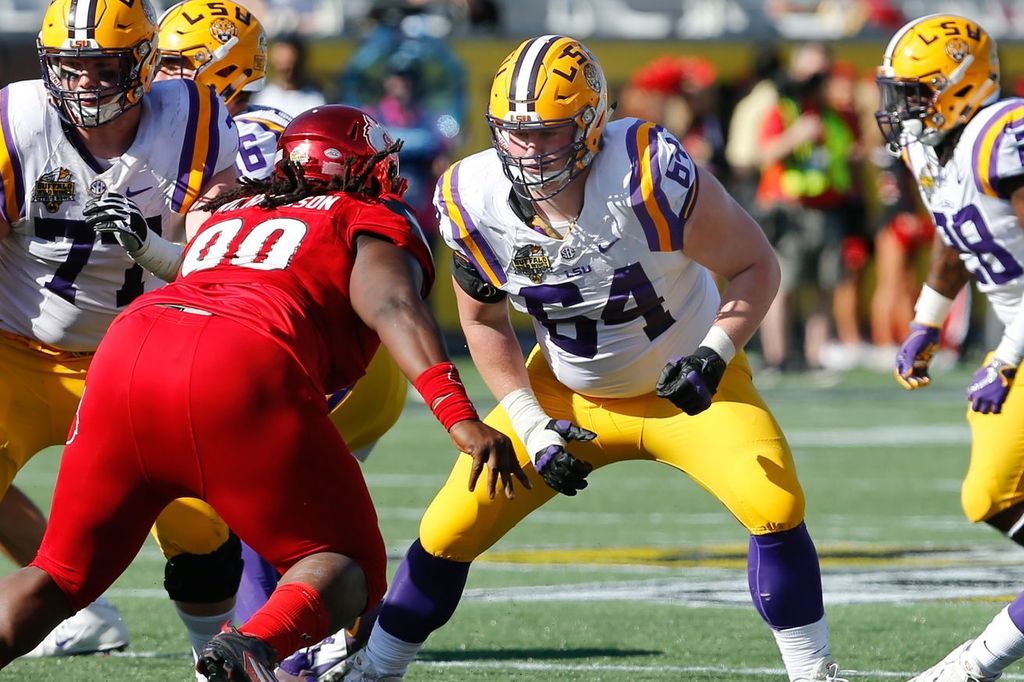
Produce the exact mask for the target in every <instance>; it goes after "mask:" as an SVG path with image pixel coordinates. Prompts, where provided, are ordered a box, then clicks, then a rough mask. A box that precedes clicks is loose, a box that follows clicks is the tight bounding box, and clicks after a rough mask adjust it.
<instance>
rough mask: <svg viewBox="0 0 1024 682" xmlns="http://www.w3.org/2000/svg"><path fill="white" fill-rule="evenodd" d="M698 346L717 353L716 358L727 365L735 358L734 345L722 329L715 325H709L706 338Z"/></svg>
mask: <svg viewBox="0 0 1024 682" xmlns="http://www.w3.org/2000/svg"><path fill="white" fill-rule="evenodd" d="M700 345H702V346H704V347H705V348H710V349H711V350H713V351H715V352H716V353H718V357H720V358H722V359H723V360H725V364H727V365H728V364H729V363H730V362H732V359H733V358H734V357H736V344H734V343H733V342H732V339H730V338H729V335H728V334H726V333H725V330H724V329H722V328H721V327H718V326H716V325H711V329H709V330H708V333H707V336H705V337H704V340H703V341H701V342H700Z"/></svg>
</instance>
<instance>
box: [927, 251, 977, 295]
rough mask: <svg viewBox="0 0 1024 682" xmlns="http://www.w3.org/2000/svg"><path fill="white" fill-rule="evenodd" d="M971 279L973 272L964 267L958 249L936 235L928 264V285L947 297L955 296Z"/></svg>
mask: <svg viewBox="0 0 1024 682" xmlns="http://www.w3.org/2000/svg"><path fill="white" fill-rule="evenodd" d="M970 279H971V273H969V272H968V271H967V268H966V267H964V264H963V261H961V260H960V254H959V253H958V252H957V250H956V249H954V248H952V247H949V246H947V245H946V244H945V242H943V241H942V239H941V238H940V237H939V236H938V235H936V236H935V240H934V241H933V243H932V252H931V259H930V262H929V265H928V278H927V280H926V282H927V284H928V286H930V287H931V288H932V289H934V290H935V291H937V292H939V293H940V294H942V295H943V296H945V297H946V298H955V297H956V295H957V293H959V292H960V290H961V289H963V288H964V285H965V284H967V282H968V281H970Z"/></svg>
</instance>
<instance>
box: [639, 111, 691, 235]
mask: <svg viewBox="0 0 1024 682" xmlns="http://www.w3.org/2000/svg"><path fill="white" fill-rule="evenodd" d="M662 133H664V134H666V135H667V134H668V131H666V130H665V129H664V128H662V127H661V126H659V125H654V126H651V129H650V130H649V131H648V133H647V140H648V144H649V145H650V146H649V147H648V150H649V152H648V153H649V154H650V155H651V182H652V183H653V185H654V200H655V201H656V202H658V208H659V209H661V215H663V216H665V222H666V223H667V224H668V234H669V246H671V247H672V249H671V250H673V251H678V250H679V249H681V248H682V247H683V221H682V220H680V219H679V216H678V215H677V214H676V213H675V212H674V211H673V210H672V205H671V204H670V203H669V201H668V197H667V196H665V190H664V187H663V185H662V173H661V164H660V163H659V161H658V145H659V142H660V136H661V134H662Z"/></svg>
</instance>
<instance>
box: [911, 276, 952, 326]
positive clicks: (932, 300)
mask: <svg viewBox="0 0 1024 682" xmlns="http://www.w3.org/2000/svg"><path fill="white" fill-rule="evenodd" d="M952 307H953V299H951V298H946V297H945V296H943V295H942V294H940V293H939V292H937V291H935V289H932V288H931V287H930V286H928V285H927V284H925V285H924V286H923V287H921V295H920V296H918V297H917V303H915V304H914V322H919V323H921V324H926V325H928V326H930V327H941V326H942V323H943V322H945V321H946V315H948V314H949V309H950V308H952Z"/></svg>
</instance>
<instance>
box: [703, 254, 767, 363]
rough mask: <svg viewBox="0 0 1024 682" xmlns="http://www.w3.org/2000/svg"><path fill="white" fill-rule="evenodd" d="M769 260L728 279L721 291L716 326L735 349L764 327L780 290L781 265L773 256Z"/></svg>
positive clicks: (755, 264)
mask: <svg viewBox="0 0 1024 682" xmlns="http://www.w3.org/2000/svg"><path fill="white" fill-rule="evenodd" d="M766 256H770V259H765V260H761V261H759V262H756V263H753V264H752V265H750V267H748V268H746V269H745V270H741V271H740V272H738V273H736V274H734V275H733V276H732V277H731V278H729V279H728V280H727V282H726V285H725V290H724V291H723V292H722V304H721V306H720V307H719V309H718V315H717V316H716V317H715V325H717V326H718V327H721V328H722V331H724V332H725V333H726V334H728V335H729V338H730V339H732V342H733V345H735V346H736V348H742V347H743V346H744V345H746V343H747V342H748V341H750V339H751V337H753V336H754V333H755V332H756V331H757V328H758V327H759V326H761V321H762V320H763V319H764V316H765V315H766V314H767V312H768V308H769V307H771V304H772V301H773V300H775V294H776V292H777V291H778V289H779V277H780V275H779V266H778V261H777V260H776V259H775V254H774V253H768V254H766Z"/></svg>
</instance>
